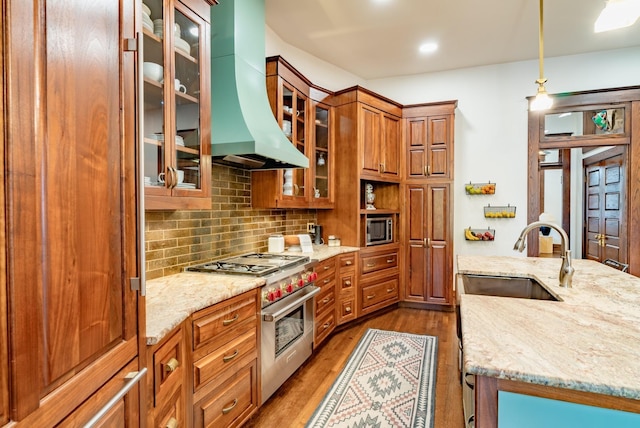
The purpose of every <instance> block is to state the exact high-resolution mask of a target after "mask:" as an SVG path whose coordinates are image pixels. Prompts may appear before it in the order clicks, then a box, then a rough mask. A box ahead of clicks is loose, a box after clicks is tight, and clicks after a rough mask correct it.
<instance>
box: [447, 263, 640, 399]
mask: <svg viewBox="0 0 640 428" xmlns="http://www.w3.org/2000/svg"><path fill="white" fill-rule="evenodd" d="M572 264H573V267H574V268H575V274H574V276H573V286H572V288H561V287H560V286H559V285H558V272H559V270H560V259H557V258H555V259H554V258H533V257H529V258H523V257H502V256H500V257H497V256H496V257H491V256H458V257H457V265H458V273H470V274H492V275H519V276H523V275H525V276H530V277H533V278H535V279H537V280H538V281H540V282H541V283H543V284H544V285H545V286H547V287H548V288H549V289H551V290H552V291H553V292H554V293H556V294H557V295H558V296H559V297H560V298H561V299H562V300H563V301H561V302H554V301H544V300H529V299H518V298H506V297H492V296H479V295H471V294H461V295H460V315H461V319H462V341H463V343H464V362H463V363H464V367H465V370H466V371H467V372H468V373H471V374H476V375H483V376H490V377H495V378H499V379H509V380H516V381H522V382H528V383H534V384H540V385H546V386H554V387H560V388H568V389H574V390H579V391H587V392H594V393H599V394H605V395H611V396H616V397H624V398H631V399H636V400H640V377H639V376H638V373H640V279H639V278H636V277H635V276H632V275H629V274H626V273H623V272H620V271H617V270H615V269H613V268H610V267H607V266H605V265H603V264H601V263H598V262H595V261H590V260H573V263H572Z"/></svg>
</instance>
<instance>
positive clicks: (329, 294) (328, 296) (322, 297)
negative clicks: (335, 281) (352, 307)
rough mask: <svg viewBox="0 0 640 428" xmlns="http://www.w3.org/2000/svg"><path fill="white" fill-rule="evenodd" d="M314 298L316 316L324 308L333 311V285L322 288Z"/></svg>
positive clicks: (334, 296) (334, 299)
mask: <svg viewBox="0 0 640 428" xmlns="http://www.w3.org/2000/svg"><path fill="white" fill-rule="evenodd" d="M315 299H316V300H315V301H316V316H318V315H320V314H322V313H323V312H324V311H326V310H331V311H332V312H333V308H334V307H335V303H336V294H335V290H334V287H331V288H327V289H326V290H322V291H321V292H320V293H318V294H317V295H316V297H315Z"/></svg>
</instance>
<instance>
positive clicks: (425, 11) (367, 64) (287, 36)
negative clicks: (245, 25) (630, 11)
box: [265, 0, 640, 80]
mask: <svg viewBox="0 0 640 428" xmlns="http://www.w3.org/2000/svg"><path fill="white" fill-rule="evenodd" d="M265 5H266V23H267V25H268V26H269V27H270V28H271V29H272V30H273V31H274V32H275V33H276V34H277V35H278V36H279V37H280V38H282V40H283V41H285V42H286V43H288V44H290V45H292V46H294V47H296V48H299V49H301V50H303V51H305V52H308V53H309V54H311V55H313V56H315V57H317V58H320V59H322V60H324V61H327V62H329V63H331V64H333V65H336V66H338V67H340V68H342V69H344V70H347V71H349V72H351V73H353V74H355V75H357V76H359V77H361V78H363V79H366V80H370V79H377V78H384V77H390V76H401V75H409V74H418V73H426V72H434V71H442V70H451V69H457V68H465V67H474V66H481V65H488V64H498V63H505V62H513V61H522V60H531V59H536V58H538V5H539V1H538V0H482V1H480V0H439V1H435V0H265ZM604 5H605V1H604V0H551V1H549V0H547V1H546V2H545V3H544V40H545V44H544V52H545V58H546V57H553V56H565V55H572V54H580V53H586V52H594V51H603V50H611V49H618V48H625V47H632V46H640V21H638V22H636V24H635V25H633V26H631V27H628V28H624V29H619V30H616V31H611V32H606V33H599V34H596V33H594V32H593V24H594V22H595V20H596V18H597V17H598V15H599V13H600V11H601V10H602V8H603V7H604ZM426 41H436V42H437V43H438V44H439V46H440V47H439V50H438V51H437V52H435V53H434V54H431V55H424V54H420V53H419V52H418V46H419V45H420V44H421V43H423V42H426Z"/></svg>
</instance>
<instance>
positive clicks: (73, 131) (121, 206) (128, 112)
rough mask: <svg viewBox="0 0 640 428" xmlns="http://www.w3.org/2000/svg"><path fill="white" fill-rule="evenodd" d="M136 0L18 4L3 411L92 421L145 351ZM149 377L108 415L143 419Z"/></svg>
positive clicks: (10, 53) (7, 131)
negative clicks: (136, 284)
mask: <svg viewBox="0 0 640 428" xmlns="http://www.w3.org/2000/svg"><path fill="white" fill-rule="evenodd" d="M3 4H4V3H3ZM134 5H135V2H130V1H111V2H98V3H95V4H92V5H91V6H90V7H87V3H86V2H84V1H72V0H60V1H52V2H46V3H42V2H35V1H29V0H20V1H15V0H10V1H7V2H6V4H5V6H6V8H5V11H4V12H5V14H4V16H3V23H2V27H3V31H2V33H3V35H5V36H7V37H6V39H4V40H3V43H2V46H3V47H2V49H3V58H4V60H5V62H4V70H3V74H4V76H3V77H4V78H6V79H7V80H6V81H7V82H11V84H10V85H5V84H4V83H3V91H2V93H3V97H4V98H3V103H2V109H3V114H2V119H0V127H1V128H2V132H0V135H2V137H0V138H2V139H3V141H2V142H3V148H4V150H3V152H2V157H3V165H4V169H3V180H2V185H3V191H2V192H0V194H2V195H3V198H4V207H5V208H4V210H3V211H2V221H3V224H4V228H3V229H4V230H5V231H6V234H5V233H3V234H2V238H1V239H2V241H3V244H4V245H3V249H4V250H3V257H2V259H3V263H2V269H3V274H4V275H3V278H4V280H3V284H4V285H3V290H2V293H0V295H2V299H1V300H2V303H3V306H4V309H3V311H2V314H3V315H2V333H0V334H1V335H2V343H3V346H2V350H1V353H2V364H1V367H2V368H0V371H1V372H2V373H1V376H0V383H1V394H0V397H1V400H0V401H1V406H2V411H1V412H0V413H1V414H2V416H3V417H2V420H1V421H0V423H2V424H5V423H17V424H19V425H21V426H29V427H45V426H56V425H69V426H71V425H73V426H81V425H83V424H84V423H86V422H87V421H88V420H89V419H90V418H91V417H93V416H94V414H96V413H97V412H98V410H99V409H101V408H102V407H103V406H104V405H105V404H106V403H107V402H108V401H109V400H110V399H111V398H112V397H114V396H116V394H117V393H118V392H119V391H120V390H121V389H122V387H123V385H125V384H126V383H127V382H129V381H126V380H125V377H127V375H129V374H130V373H137V372H139V371H140V370H141V368H142V367H143V366H144V365H145V362H146V358H145V350H144V347H143V348H142V349H139V342H140V341H141V338H140V337H139V335H140V336H144V334H145V330H144V315H143V314H144V309H143V307H144V298H143V297H141V296H139V294H138V292H137V291H134V290H132V286H131V285H130V280H131V278H135V277H138V276H139V274H140V272H139V270H138V266H137V260H138V248H137V242H139V238H140V237H139V236H138V232H140V233H142V231H139V230H137V224H138V218H139V216H140V215H141V214H142V213H140V212H138V211H137V204H136V195H137V190H136V186H137V181H136V176H137V171H136V165H135V160H136V138H135V111H136V107H135V101H136V98H135V92H136V91H135V89H136V88H135V82H136V79H135V74H134V68H135V61H136V53H135V52H129V51H125V50H124V47H125V46H126V45H127V43H125V42H124V41H125V39H133V38H134V37H135V23H134V16H135V13H136V11H135V10H134ZM34 40H37V41H38V42H37V43H36V42H34ZM133 379H139V378H136V377H134V378H133ZM144 390H145V388H141V387H140V384H137V383H136V384H135V385H134V386H133V389H131V390H130V392H129V393H127V394H126V395H125V396H124V397H123V399H121V400H119V401H118V402H117V403H116V404H115V406H114V407H113V408H112V409H111V410H110V411H109V412H107V414H106V416H105V417H103V418H102V419H101V420H100V421H99V425H100V426H107V425H110V426H138V425H139V424H140V419H141V417H142V415H141V402H143V400H144V395H145V394H144ZM142 408H144V406H142Z"/></svg>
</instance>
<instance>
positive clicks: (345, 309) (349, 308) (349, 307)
mask: <svg viewBox="0 0 640 428" xmlns="http://www.w3.org/2000/svg"><path fill="white" fill-rule="evenodd" d="M344 311H345V312H346V313H348V314H350V313H351V306H347V307H346V308H344Z"/></svg>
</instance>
